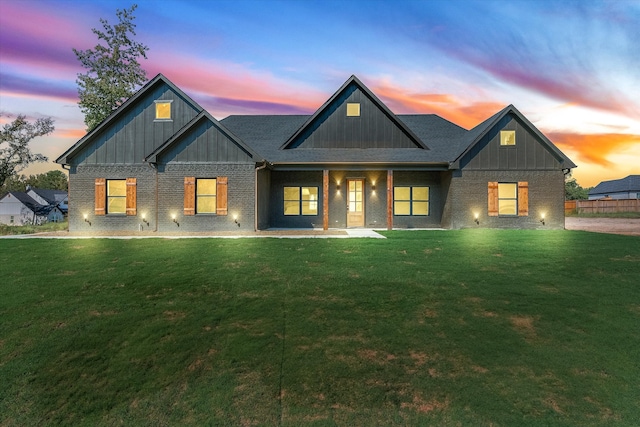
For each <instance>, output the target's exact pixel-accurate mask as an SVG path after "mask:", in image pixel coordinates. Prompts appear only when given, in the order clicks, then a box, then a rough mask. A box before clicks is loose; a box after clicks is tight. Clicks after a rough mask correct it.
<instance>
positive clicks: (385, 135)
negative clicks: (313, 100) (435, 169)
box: [289, 85, 417, 148]
mask: <svg viewBox="0 0 640 427" xmlns="http://www.w3.org/2000/svg"><path fill="white" fill-rule="evenodd" d="M349 102H357V103H360V116H359V117H347V103H349ZM289 147H290V148H416V147H417V145H416V144H415V143H414V142H413V141H412V140H411V139H410V138H409V137H408V136H407V135H406V134H405V133H404V132H403V131H402V129H400V128H399V127H398V126H397V125H396V124H395V123H394V122H393V121H392V120H391V119H390V118H389V117H388V116H387V115H386V114H385V112H384V111H382V110H381V109H380V108H379V107H378V106H377V105H376V104H375V103H373V102H372V100H371V99H369V97H367V95H366V94H364V93H363V92H362V91H361V90H360V89H358V88H357V87H356V86H355V85H353V86H350V87H349V88H347V90H346V91H345V92H344V93H343V94H342V96H339V97H338V98H336V99H335V101H334V102H333V103H332V104H330V105H329V106H328V107H327V108H326V110H325V111H323V113H322V114H320V115H319V116H318V117H317V118H316V120H315V121H314V122H313V123H312V124H311V125H310V126H309V128H308V129H307V130H306V131H305V132H303V133H302V134H300V136H299V137H298V138H297V140H296V141H293V143H292V144H291V145H290V146H289Z"/></svg>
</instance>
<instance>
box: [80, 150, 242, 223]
mask: <svg viewBox="0 0 640 427" xmlns="http://www.w3.org/2000/svg"><path fill="white" fill-rule="evenodd" d="M156 175H157V176H156ZM185 176H195V177H198V178H215V177H217V176H226V177H228V197H227V204H228V214H227V215H226V216H222V215H220V216H218V215H213V214H212V215H194V216H184V215H183V208H184V206H183V204H184V177H185ZM96 178H106V179H126V178H136V179H137V182H136V184H137V186H136V189H137V192H136V193H137V197H136V198H137V200H136V207H137V215H135V216H126V215H108V214H107V215H102V216H100V215H95V213H94V206H95V205H94V203H95V179H96ZM156 180H157V194H158V200H157V202H156ZM254 186H255V167H254V165H253V163H242V164H229V163H219V164H170V165H166V166H160V167H159V168H158V172H157V173H156V169H154V168H153V167H151V166H150V165H147V164H144V165H113V166H101V165H91V166H77V167H74V168H72V169H71V171H70V173H69V231H74V232H83V233H90V232H110V231H113V232H139V231H140V230H142V231H143V232H149V233H153V232H155V231H159V232H194V231H195V232H197V231H235V230H241V231H247V230H253V229H254V226H255V225H254V221H255V216H254V194H255V187H254ZM84 214H87V216H88V218H87V219H88V220H89V221H90V222H91V225H89V224H88V223H87V222H85V221H84ZM143 214H144V216H145V219H146V220H147V221H148V222H149V224H146V223H145V222H143V220H142V215H143ZM172 214H176V220H177V221H178V223H179V224H180V226H179V227H178V226H177V225H176V224H175V223H174V222H173V220H172V218H171V215H172ZM234 215H238V222H239V223H240V226H238V225H237V224H236V223H235V222H234V220H233V217H234Z"/></svg>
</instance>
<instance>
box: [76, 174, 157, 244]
mask: <svg viewBox="0 0 640 427" xmlns="http://www.w3.org/2000/svg"><path fill="white" fill-rule="evenodd" d="M96 178H106V179H126V178H136V179H137V180H136V189H137V201H136V206H137V215H135V216H125V215H95V213H94V212H95V179H96ZM155 189H156V171H155V169H153V168H152V167H151V166H150V165H147V164H144V165H90V166H84V165H81V166H75V167H72V168H71V170H70V171H69V231H76V232H83V233H90V232H93V231H102V232H104V231H107V232H108V231H114V232H115V231H120V232H122V231H124V232H134V231H140V227H142V229H143V231H151V230H154V228H155V224H153V219H154V218H155V215H156V210H155V206H156V202H155ZM85 214H86V215H87V219H88V220H89V221H90V222H91V225H89V223H87V222H85V221H84V215H85ZM142 214H145V217H146V219H147V220H148V221H150V222H151V224H150V226H147V224H145V223H144V222H143V221H142Z"/></svg>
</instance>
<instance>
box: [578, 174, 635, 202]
mask: <svg viewBox="0 0 640 427" xmlns="http://www.w3.org/2000/svg"><path fill="white" fill-rule="evenodd" d="M605 198H608V199H640V175H629V176H628V177H626V178H622V179H613V180H611V181H602V182H601V183H600V184H598V185H596V186H595V187H593V188H592V189H591V191H589V200H598V199H605Z"/></svg>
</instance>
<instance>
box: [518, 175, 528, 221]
mask: <svg viewBox="0 0 640 427" xmlns="http://www.w3.org/2000/svg"><path fill="white" fill-rule="evenodd" d="M518 216H529V183H528V182H518Z"/></svg>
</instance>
